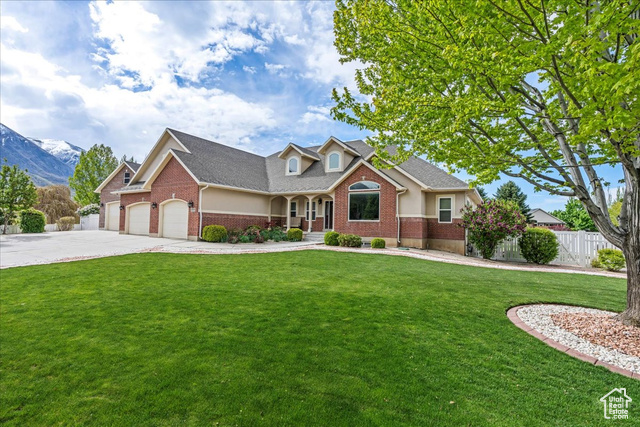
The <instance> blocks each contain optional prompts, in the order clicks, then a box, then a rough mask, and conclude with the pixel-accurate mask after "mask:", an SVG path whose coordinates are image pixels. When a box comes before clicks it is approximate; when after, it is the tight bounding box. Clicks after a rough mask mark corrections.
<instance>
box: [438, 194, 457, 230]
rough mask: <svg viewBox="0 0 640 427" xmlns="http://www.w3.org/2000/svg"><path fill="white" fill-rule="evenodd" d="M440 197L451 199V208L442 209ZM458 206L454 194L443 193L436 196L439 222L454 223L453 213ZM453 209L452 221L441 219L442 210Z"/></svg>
mask: <svg viewBox="0 0 640 427" xmlns="http://www.w3.org/2000/svg"><path fill="white" fill-rule="evenodd" d="M440 199H451V209H440ZM455 207H456V197H455V195H454V194H447V195H445V194H443V195H441V196H436V217H438V223H440V224H451V223H453V213H454V212H455ZM448 210H450V211H451V221H440V211H448Z"/></svg>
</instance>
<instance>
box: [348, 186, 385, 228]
mask: <svg viewBox="0 0 640 427" xmlns="http://www.w3.org/2000/svg"><path fill="white" fill-rule="evenodd" d="M379 219H380V193H379V192H375V193H351V194H349V221H378V220H379Z"/></svg>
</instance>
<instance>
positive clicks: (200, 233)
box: [198, 184, 209, 239]
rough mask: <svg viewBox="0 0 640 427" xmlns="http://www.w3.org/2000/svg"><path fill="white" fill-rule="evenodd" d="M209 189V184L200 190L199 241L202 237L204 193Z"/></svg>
mask: <svg viewBox="0 0 640 427" xmlns="http://www.w3.org/2000/svg"><path fill="white" fill-rule="evenodd" d="M207 188H209V184H207V185H205V186H204V187H202V188H201V189H200V194H199V197H198V213H199V214H200V224H199V229H200V231H199V232H198V239H199V238H200V237H201V236H202V192H203V191H204V190H206V189H207Z"/></svg>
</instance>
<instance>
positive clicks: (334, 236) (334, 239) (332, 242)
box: [324, 231, 340, 246]
mask: <svg viewBox="0 0 640 427" xmlns="http://www.w3.org/2000/svg"><path fill="white" fill-rule="evenodd" d="M339 235H340V233H338V232H337V231H329V232H328V233H326V234H325V235H324V244H325V245H327V246H338V236H339Z"/></svg>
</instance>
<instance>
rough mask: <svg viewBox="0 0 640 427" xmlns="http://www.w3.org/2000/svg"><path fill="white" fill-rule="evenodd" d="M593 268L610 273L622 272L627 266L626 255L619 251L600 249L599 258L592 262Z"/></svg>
mask: <svg viewBox="0 0 640 427" xmlns="http://www.w3.org/2000/svg"><path fill="white" fill-rule="evenodd" d="M591 266H592V267H596V268H604V269H605V270H609V271H620V270H621V269H623V268H624V266H625V260H624V255H623V253H622V251H621V250H619V249H609V248H605V249H600V250H599V251H598V258H597V259H594V260H593V261H591Z"/></svg>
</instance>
